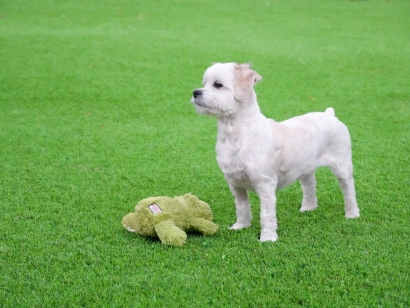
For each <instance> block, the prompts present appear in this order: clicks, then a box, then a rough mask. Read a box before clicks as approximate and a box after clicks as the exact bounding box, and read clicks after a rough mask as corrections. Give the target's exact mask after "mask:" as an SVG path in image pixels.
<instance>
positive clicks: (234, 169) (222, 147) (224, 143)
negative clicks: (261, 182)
mask: <svg viewBox="0 0 410 308" xmlns="http://www.w3.org/2000/svg"><path fill="white" fill-rule="evenodd" d="M229 137H230V138H228V137H227V138H220V139H218V142H217V144H216V153H217V156H216V160H217V162H218V165H219V168H220V169H221V170H222V172H223V173H224V175H225V178H226V179H227V180H229V181H230V182H232V183H234V184H235V185H238V186H241V187H244V188H248V189H250V188H251V181H250V178H249V174H248V171H249V166H248V164H249V163H250V160H249V154H250V153H249V150H248V149H247V147H246V142H245V143H244V140H243V139H240V138H235V136H229Z"/></svg>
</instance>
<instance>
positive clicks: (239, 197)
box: [229, 184, 252, 230]
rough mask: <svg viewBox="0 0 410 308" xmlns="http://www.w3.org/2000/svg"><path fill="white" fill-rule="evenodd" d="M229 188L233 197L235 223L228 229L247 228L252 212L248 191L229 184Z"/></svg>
mask: <svg viewBox="0 0 410 308" xmlns="http://www.w3.org/2000/svg"><path fill="white" fill-rule="evenodd" d="M229 189H230V190H231V192H232V195H233V196H234V197H235V207H236V223H234V224H233V225H232V226H231V227H230V228H229V229H232V230H239V229H243V228H247V227H249V226H250V225H251V220H252V213H251V205H250V204H249V198H248V192H247V191H246V189H243V188H240V187H237V186H234V185H232V184H229Z"/></svg>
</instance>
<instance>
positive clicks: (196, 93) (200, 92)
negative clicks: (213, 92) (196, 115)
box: [193, 90, 202, 98]
mask: <svg viewBox="0 0 410 308" xmlns="http://www.w3.org/2000/svg"><path fill="white" fill-rule="evenodd" d="M193 94H194V98H197V97H198V96H200V95H202V91H201V90H195V91H194V92H193Z"/></svg>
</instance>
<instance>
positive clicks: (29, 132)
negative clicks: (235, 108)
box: [0, 0, 410, 307]
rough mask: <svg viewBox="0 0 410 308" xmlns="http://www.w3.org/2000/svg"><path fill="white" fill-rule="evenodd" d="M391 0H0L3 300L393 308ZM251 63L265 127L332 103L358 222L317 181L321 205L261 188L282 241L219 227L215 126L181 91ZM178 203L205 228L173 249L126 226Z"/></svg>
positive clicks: (398, 189)
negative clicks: (177, 199)
mask: <svg viewBox="0 0 410 308" xmlns="http://www.w3.org/2000/svg"><path fill="white" fill-rule="evenodd" d="M409 12H410V4H409V3H408V1H405V0H403V1H378V0H375V1H370V0H369V1H318V0H316V1H289V2H287V1H281V0H280V1H266V0H265V1H235V2H234V1H206V2H204V1H158V2H153V1H138V2H133V1H128V0H122V1H87V2H83V1H74V0H73V1H68V2H61V1H41V0H36V1H30V2H28V1H13V2H11V1H10V2H7V3H5V2H3V3H1V4H0V67H1V72H2V74H0V158H1V159H0V196H1V203H0V204H1V212H2V215H1V217H2V218H1V224H0V268H1V276H2V279H0V304H1V306H3V307H42V306H44V307H52V306H59V307H65V306H73V307H78V306H86V307H107V306H109V307H161V306H167V307H206V306H212V307H294V306H310V307H348V306H356V307H375V306H381V307H407V306H410V277H409V271H408V268H409V266H410V258H409V256H408V251H409V244H408V238H409V235H410V230H409V227H408V221H409V218H410V215H409V197H410V193H409V189H408V187H409V184H410V181H409V171H410V168H409V160H410V159H409V151H410V144H409V141H410V140H409V128H410V125H409V117H410V93H409V89H410V81H409V78H408V76H410V67H409V65H408V64H409V63H410V52H409V50H410V43H409V40H408V38H409V35H410V27H409V26H410V21H409V19H408V18H407V17H408V13H409ZM216 61H219V62H227V61H238V62H245V61H248V62H252V63H253V64H254V68H255V69H256V70H257V71H258V72H259V73H260V74H261V75H262V76H263V78H264V80H263V81H262V83H260V84H258V85H257V88H256V91H257V94H258V98H259V103H260V105H261V109H262V111H263V112H264V114H265V115H267V116H269V117H273V118H274V119H276V120H284V119H286V118H289V117H291V116H295V115H299V114H301V113H305V112H309V111H321V110H324V109H325V108H326V107H329V106H332V107H334V108H335V110H336V114H337V116H338V117H339V118H340V119H341V120H342V121H343V122H344V123H346V124H347V125H348V127H349V130H350V132H351V135H352V140H353V156H354V157H353V162H354V165H355V181H356V189H357V196H358V203H359V207H360V208H361V217H360V218H359V219H356V220H346V219H345V218H344V217H343V205H342V203H343V201H342V198H343V197H342V194H341V193H340V190H339V188H338V185H337V182H336V180H335V179H334V177H333V175H332V174H331V173H330V172H329V171H328V170H326V169H320V170H319V171H318V172H317V180H318V199H319V208H318V209H317V210H316V211H314V212H312V213H303V214H302V213H299V212H298V208H299V205H300V202H301V191H300V187H299V185H298V184H294V185H292V186H290V187H288V188H286V189H284V190H281V191H279V192H278V205H277V209H278V213H277V214H278V222H279V230H278V234H279V240H278V242H276V243H260V242H258V236H259V231H260V226H259V223H258V216H259V207H258V200H257V197H256V196H255V195H251V201H252V207H253V214H254V222H253V225H252V227H250V228H249V229H246V230H241V231H238V232H233V231H229V230H227V226H229V225H230V224H232V223H233V222H234V220H235V210H234V205H233V198H232V196H231V194H230V192H229V190H228V188H227V185H226V183H225V181H224V179H223V176H222V173H221V172H220V170H219V169H218V167H217V164H216V162H215V159H214V157H215V152H214V144H215V135H216V125H215V120H214V119H210V118H205V117H202V116H200V115H197V114H196V113H195V111H194V108H193V107H192V106H191V105H190V103H189V99H190V96H191V92H192V90H193V89H195V88H196V87H199V86H200V84H201V76H202V74H203V71H204V70H205V69H206V68H207V67H208V66H209V65H210V64H211V63H212V62H216ZM185 192H192V193H194V194H196V195H198V196H199V197H200V198H201V199H203V200H205V201H207V202H208V203H209V204H210V205H211V206H212V209H213V212H214V216H215V222H216V223H218V224H219V225H220V231H219V232H218V233H217V235H215V236H214V237H207V238H204V237H201V236H198V235H193V236H190V237H189V238H188V241H187V244H186V245H185V246H184V247H182V248H174V247H167V246H163V245H161V244H160V242H159V241H155V240H150V239H145V238H140V237H135V236H133V235H132V234H129V233H127V232H126V231H125V230H123V229H122V227H121V225H120V222H121V218H122V216H123V215H125V214H126V213H128V212H129V211H131V210H132V209H133V207H134V205H135V204H136V202H137V201H138V200H140V199H142V198H145V197H148V196H154V195H169V196H174V195H181V194H183V193H185Z"/></svg>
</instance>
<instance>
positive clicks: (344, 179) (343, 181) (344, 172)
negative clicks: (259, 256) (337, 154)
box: [330, 161, 360, 218]
mask: <svg viewBox="0 0 410 308" xmlns="http://www.w3.org/2000/svg"><path fill="white" fill-rule="evenodd" d="M330 169H332V171H333V173H334V174H335V175H336V177H337V179H338V180H339V184H340V187H341V188H342V191H343V195H344V201H345V217H346V218H357V217H359V216H360V210H359V207H358V205H357V201H356V190H355V186H354V180H353V165H352V162H351V161H347V162H344V163H340V162H339V163H337V162H335V163H333V164H331V165H330Z"/></svg>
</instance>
